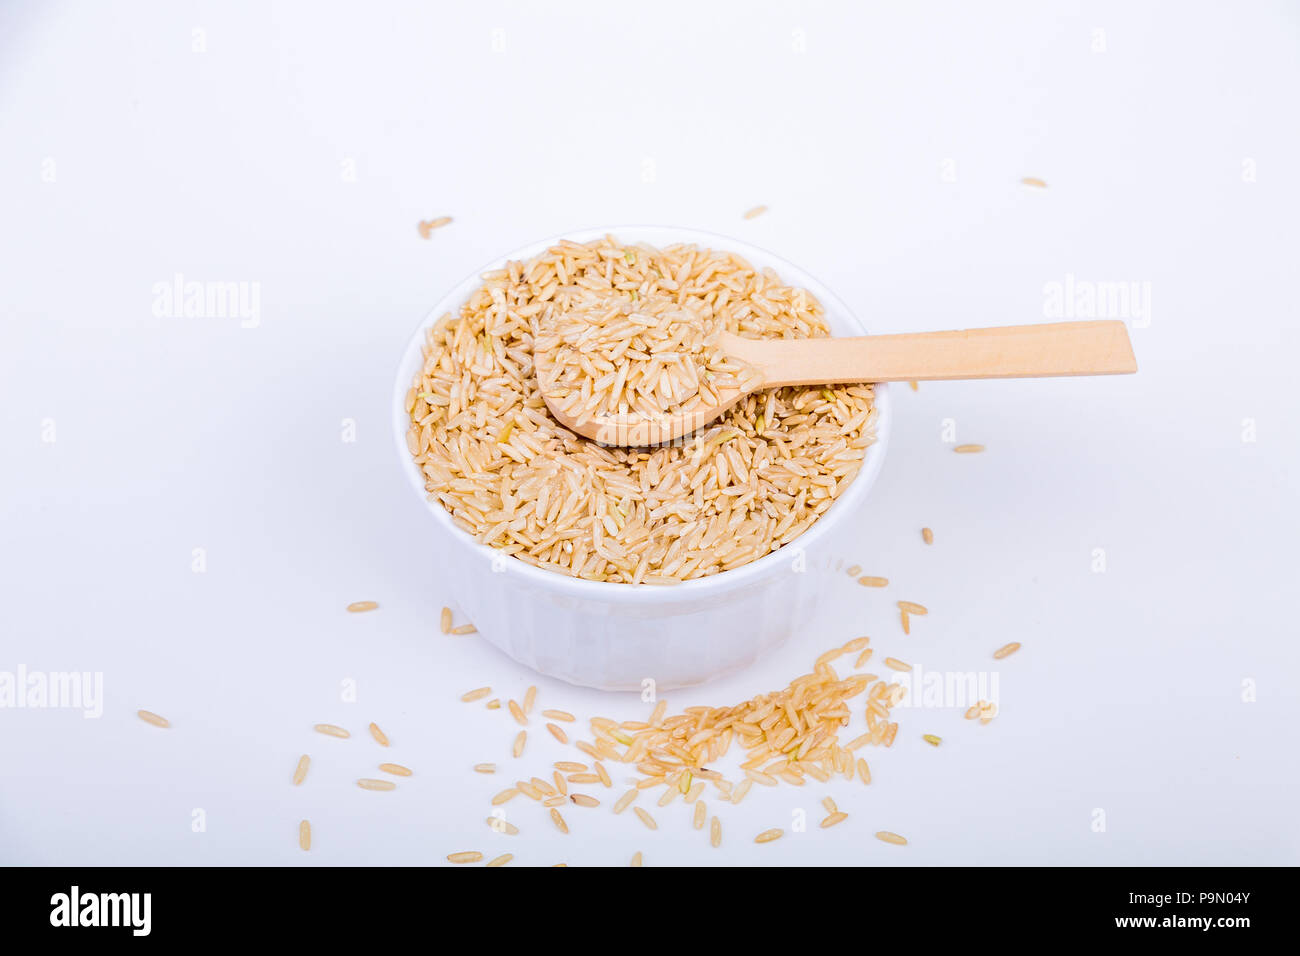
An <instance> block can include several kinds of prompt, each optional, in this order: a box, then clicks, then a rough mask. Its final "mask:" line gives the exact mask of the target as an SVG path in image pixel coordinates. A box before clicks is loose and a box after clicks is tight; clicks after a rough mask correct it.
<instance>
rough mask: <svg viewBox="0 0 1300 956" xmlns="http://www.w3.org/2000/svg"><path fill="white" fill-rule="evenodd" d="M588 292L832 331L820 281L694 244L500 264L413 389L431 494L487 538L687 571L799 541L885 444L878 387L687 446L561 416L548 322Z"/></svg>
mask: <svg viewBox="0 0 1300 956" xmlns="http://www.w3.org/2000/svg"><path fill="white" fill-rule="evenodd" d="M588 293H591V294H594V295H600V296H606V297H609V298H611V300H612V299H613V298H619V297H624V298H626V299H627V300H628V301H631V302H634V303H636V308H637V309H645V308H647V303H649V302H651V300H653V301H654V302H659V301H668V300H671V301H672V302H673V303H674V304H675V305H676V306H678V307H681V308H683V309H690V310H694V311H695V312H696V313H698V314H700V315H702V316H704V317H706V318H709V319H711V320H712V321H713V322H715V323H716V324H717V325H718V327H720V328H723V329H725V330H727V331H729V332H733V333H737V334H740V335H745V336H750V337H785V338H807V337H812V336H823V335H825V334H826V333H827V328H826V324H825V321H824V318H823V314H822V309H821V306H820V304H819V303H818V302H817V301H816V300H815V299H814V298H813V297H812V296H811V295H809V294H808V293H807V292H806V291H804V290H802V289H796V288H791V287H789V286H786V285H783V284H782V283H781V281H780V280H779V278H778V277H777V276H776V275H775V274H774V273H772V272H771V271H770V270H761V271H760V270H756V269H754V268H753V267H752V266H750V265H749V264H748V263H746V262H745V261H744V260H743V259H741V258H740V257H739V256H737V255H735V254H732V253H726V252H713V251H709V250H701V249H698V248H696V247H693V246H685V245H682V246H673V247H670V248H668V249H664V250H658V249H652V248H650V247H648V246H631V247H625V246H622V245H620V244H619V243H617V242H616V241H615V240H614V239H613V238H609V237H607V238H605V239H602V240H599V241H596V242H591V243H587V244H585V245H580V244H577V243H573V242H561V243H559V244H558V245H556V246H554V247H552V248H551V249H549V250H547V251H546V252H545V253H543V254H542V255H540V256H538V257H537V258H535V259H533V260H532V261H530V262H528V263H519V262H510V263H507V264H506V266H505V267H503V268H501V269H498V270H496V271H494V272H491V273H488V274H486V275H485V276H484V284H483V286H482V287H480V288H479V289H478V290H477V291H476V292H474V293H473V294H472V295H471V296H470V298H469V301H467V302H466V303H465V304H464V305H463V306H462V307H461V308H460V310H459V312H458V313H457V314H455V315H447V316H444V317H443V318H441V319H440V320H439V321H438V322H437V323H436V324H435V325H434V326H433V327H432V328H431V329H430V330H429V331H428V334H427V340H426V345H425V353H424V355H425V361H424V366H423V369H422V370H421V371H420V372H419V373H418V374H417V375H416V376H415V380H414V381H413V382H412V387H411V389H410V390H409V391H408V393H407V396H406V410H407V412H408V413H409V416H410V422H411V427H410V430H409V431H408V433H407V444H408V446H409V448H410V451H411V454H412V455H413V456H414V457H415V461H416V464H417V465H418V466H419V467H420V469H421V471H422V472H423V474H424V478H425V486H426V489H427V490H428V491H429V493H430V498H431V499H433V500H436V501H438V502H439V503H440V504H441V505H442V506H443V507H445V508H446V509H447V511H448V512H450V513H451V515H452V519H453V521H454V522H455V523H456V525H457V526H459V527H460V528H461V529H462V530H463V531H465V532H466V533H468V534H470V535H471V536H473V537H474V539H475V540H477V541H479V542H480V543H483V544H488V545H491V546H493V547H495V548H498V549H500V550H502V551H503V552H504V553H506V554H508V555H512V556H514V557H516V558H518V559H519V560H521V561H525V562H527V563H529V564H532V565H534V566H536V567H540V568H543V569H546V570H550V571H556V572H559V573H562V574H568V575H571V576H574V577H579V578H583V579H585V580H590V581H612V582H645V583H652V584H666V583H672V582H674V581H679V580H688V579H692V578H699V577H705V576H708V575H712V574H716V573H718V572H720V571H724V570H728V569H730V568H735V567H739V566H741V565H744V564H748V563H749V562H751V561H755V560H757V559H758V558H761V557H763V556H764V555H766V554H769V553H771V552H772V551H774V550H776V549H778V548H780V547H782V546H783V545H786V544H788V543H790V542H791V541H793V540H794V539H795V538H797V537H798V536H799V535H800V534H802V533H803V532H804V531H805V530H807V529H808V528H809V527H810V526H811V525H812V524H813V523H814V522H815V521H816V520H817V519H818V518H819V517H820V516H821V515H822V514H824V513H825V511H826V510H827V509H828V508H829V507H830V506H831V504H832V503H833V502H834V500H835V499H836V498H837V497H838V496H839V495H840V494H841V493H842V492H843V490H844V489H845V488H846V487H847V486H848V484H849V483H850V482H851V481H852V480H853V478H854V476H856V474H857V473H858V470H859V468H860V467H861V465H862V459H863V454H864V452H865V451H866V448H867V446H868V445H870V444H871V443H872V441H873V440H874V426H875V415H876V412H875V407H874V404H873V398H874V394H873V391H872V388H871V386H869V385H847V386H835V387H833V388H783V389H777V390H770V391H767V392H763V393H760V394H754V395H750V396H748V397H746V398H745V399H744V400H743V401H741V402H740V403H739V404H737V405H736V406H735V407H734V408H732V409H731V410H730V411H729V412H727V414H726V415H724V416H723V417H722V419H720V420H719V421H718V422H716V423H714V424H713V425H711V426H709V427H707V428H705V429H702V430H701V431H700V432H698V433H696V435H695V436H693V437H692V438H690V439H688V440H687V441H685V442H683V443H677V444H674V445H671V446H660V447H655V448H649V449H628V448H617V447H601V446H600V445H598V444H597V443H595V442H592V441H588V440H586V439H583V438H579V437H578V436H576V435H574V434H572V433H571V432H569V431H567V430H566V429H564V428H562V427H560V426H559V425H557V424H556V423H555V421H554V420H552V419H551V417H550V416H549V414H548V413H547V411H546V409H545V407H544V405H543V402H542V395H541V392H540V386H539V385H538V383H537V381H536V378H535V377H534V373H533V351H532V350H533V342H534V332H533V327H532V323H533V320H534V319H536V318H538V316H539V315H540V314H541V313H542V312H544V311H545V310H546V309H547V308H553V307H554V306H553V305H552V303H562V302H563V301H564V300H565V298H566V297H568V296H578V295H586V294H588ZM674 394H675V392H674ZM828 396H829V397H828ZM507 428H509V429H510V431H509V432H508V433H506V431H505V430H506V429H507Z"/></svg>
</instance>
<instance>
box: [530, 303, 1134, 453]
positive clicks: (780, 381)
mask: <svg viewBox="0 0 1300 956" xmlns="http://www.w3.org/2000/svg"><path fill="white" fill-rule="evenodd" d="M719 344H720V346H721V348H722V351H723V352H724V353H725V354H726V355H727V356H728V357H729V358H732V359H735V360H737V361H739V362H742V363H744V364H746V365H748V366H750V368H751V369H752V370H753V371H754V373H755V374H753V375H749V376H747V381H748V382H750V383H752V384H751V387H749V388H746V389H733V390H731V391H728V392H726V393H724V394H723V395H721V396H720V401H719V403H718V404H716V405H710V406H708V407H703V408H695V409H692V410H691V411H689V412H685V413H678V414H667V415H664V416H663V417H662V418H660V419H654V420H646V419H642V418H629V417H627V416H617V415H608V414H599V413H591V414H581V415H569V414H566V413H565V412H564V411H562V410H561V409H560V408H558V407H557V405H558V402H552V400H551V399H550V398H549V397H548V398H547V399H546V403H547V405H548V407H549V408H550V410H551V414H552V415H553V416H554V417H555V419H556V421H558V422H559V423H560V424H561V425H563V426H564V427H565V428H568V429H570V430H571V431H574V432H577V433H578V434H579V435H583V436H585V437H587V438H591V439H593V440H595V441H599V442H601V443H602V444H606V445H633V446H637V445H657V444H660V443H662V442H667V441H672V440H673V439H676V438H680V437H682V436H683V435H688V434H690V433H691V432H693V431H695V430H697V429H699V428H701V427H703V426H705V425H707V424H708V423H709V422H711V421H713V420H714V419H716V418H718V417H719V416H720V415H722V414H723V413H724V412H726V411H727V409H729V408H731V407H732V406H733V405H735V404H736V403H737V402H739V401H740V400H741V399H742V398H744V397H745V396H746V395H747V394H749V393H750V392H753V391H758V390H760V389H768V388H780V387H781V386H783V385H845V384H854V383H865V382H907V381H913V382H925V381H942V380H946V379H977V378H1044V377H1049V376H1057V375H1121V374H1127V373H1131V372H1136V371H1137V360H1136V359H1135V358H1134V357H1133V347H1132V345H1131V344H1130V343H1129V338H1128V329H1127V328H1126V327H1125V325H1124V323H1123V322H1120V321H1099V322H1058V323H1053V324H1049V325H1012V326H1006V327H1004V328H995V329H963V330H961V331H954V332H919V333H907V334H903V335H863V336H856V337H853V338H820V339H747V338H742V337H741V336H739V335H733V334H731V333H729V332H727V333H723V334H722V335H721V336H720V337H719ZM534 361H535V362H536V365H537V371H538V374H539V376H546V375H547V374H548V368H549V365H548V362H547V359H546V356H544V355H538V356H535V358H534ZM545 391H546V390H545V389H543V393H545Z"/></svg>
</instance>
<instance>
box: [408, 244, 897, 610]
mask: <svg viewBox="0 0 1300 956" xmlns="http://www.w3.org/2000/svg"><path fill="white" fill-rule="evenodd" d="M606 235H613V236H616V237H617V238H618V239H619V240H620V241H624V242H646V243H649V244H651V245H656V246H660V247H661V248H662V247H663V246H666V245H672V244H674V243H693V244H696V245H701V246H703V247H704V248H715V249H721V250H724V251H729V252H736V253H739V254H740V255H742V256H744V257H745V258H746V259H749V260H751V261H753V262H755V264H756V265H758V266H759V268H762V267H764V266H767V267H770V268H773V269H775V270H776V272H777V273H779V274H780V276H781V278H782V280H783V281H785V282H787V283H789V284H790V285H796V286H802V287H803V288H806V289H807V290H808V291H810V292H812V293H813V295H815V296H816V297H817V299H818V301H819V302H821V304H822V307H823V309H825V311H826V314H827V318H828V320H829V321H831V322H832V330H834V320H839V321H841V322H842V323H843V324H847V325H849V326H851V327H852V328H853V330H854V333H853V334H858V335H865V334H867V333H866V327H865V326H864V325H863V324H862V321H861V320H860V319H859V318H858V317H857V315H855V314H854V312H853V310H852V309H850V308H849V306H848V304H847V303H845V302H844V300H843V299H841V298H840V297H839V296H838V295H836V294H835V293H834V292H833V291H832V290H831V289H830V288H829V287H828V286H826V285H825V284H824V283H822V282H821V281H820V280H818V279H817V278H816V277H814V276H813V275H811V274H810V273H808V272H807V270H805V269H802V268H800V267H799V266H796V265H795V264H794V263H792V262H790V261H789V260H787V259H785V258H783V257H781V256H779V255H776V254H775V253H772V252H769V251H768V250H766V249H763V248H761V247H759V246H756V245H754V244H752V243H750V242H746V241H745V240H743V239H737V238H735V237H734V236H728V235H724V234H722V233H715V232H708V231H705V230H702V229H692V228H688V227H684V226H662V225H619V226H603V227H594V228H587V229H569V230H565V231H564V232H562V233H560V234H558V235H555V236H550V237H548V238H546V239H540V240H537V241H534V242H530V243H528V244H527V245H525V246H522V247H520V248H518V249H515V250H513V251H511V252H507V253H505V254H503V255H499V256H496V257H494V258H493V259H492V260H491V261H489V262H488V263H487V264H486V265H484V266H483V267H482V268H480V269H478V270H476V271H475V272H474V273H472V274H471V275H469V276H467V277H466V278H465V279H463V280H462V281H461V282H459V283H457V284H456V285H455V286H454V287H453V288H452V289H450V290H449V291H448V292H447V293H446V294H445V295H444V296H443V297H442V298H441V299H439V300H438V302H437V303H436V304H435V305H434V306H433V308H431V309H429V310H428V312H426V313H425V314H424V316H423V317H422V318H421V319H420V322H419V324H417V325H416V327H415V331H414V332H413V333H412V334H411V337H410V339H409V340H408V341H407V344H406V348H405V349H404V350H403V352H402V357H401V360H400V361H399V362H398V365H397V372H396V377H395V379H394V385H393V396H392V405H391V408H392V410H393V437H394V440H395V442H396V446H397V452H398V456H399V458H400V459H401V460H402V470H403V471H404V472H405V474H406V477H407V480H408V481H409V482H410V484H411V487H412V489H413V490H414V491H415V493H416V494H417V496H418V497H419V499H420V501H421V502H422V503H423V504H424V506H425V510H426V511H427V512H429V513H430V514H432V515H433V517H434V519H435V520H436V521H438V522H439V523H440V524H441V525H442V527H443V528H444V529H446V530H447V531H448V532H449V533H450V534H451V536H452V538H453V539H455V540H456V541H458V542H460V544H461V545H463V546H465V547H466V548H467V549H468V554H470V555H472V556H474V557H475V558H478V559H480V560H484V561H487V562H489V564H491V566H492V567H493V569H494V571H495V570H498V569H499V570H500V571H501V572H502V573H505V574H508V575H514V576H516V577H517V578H518V579H519V581H520V583H528V584H533V585H537V586H539V587H542V588H544V589H546V590H549V591H553V592H558V593H562V594H565V595H568V596H570V597H573V598H577V599H582V600H586V601H592V600H597V601H600V600H603V601H615V602H618V603H628V602H631V603H646V604H652V603H657V602H660V601H665V600H668V599H671V598H679V599H685V598H699V597H704V596H708V595H713V594H720V593H723V592H726V591H730V590H733V589H735V588H740V587H744V586H745V585H747V584H750V583H753V582H754V581H757V580H759V579H761V578H765V577H768V576H770V575H771V574H773V573H775V572H776V571H777V570H778V569H779V568H780V567H781V566H782V565H783V564H784V563H785V562H787V561H789V560H790V559H791V556H792V555H793V554H795V553H799V552H807V551H808V550H809V548H811V547H812V546H814V545H816V544H817V542H818V541H819V540H820V539H821V538H823V537H825V536H826V534H828V533H829V532H830V531H831V530H832V529H833V528H834V527H835V526H836V524H837V523H838V522H839V521H840V520H841V519H843V518H845V517H847V516H848V515H849V514H850V513H852V512H854V511H856V510H857V507H858V506H860V505H861V504H862V503H863V502H864V501H865V499H866V497H867V495H868V493H869V492H870V490H871V486H872V485H873V484H875V481H876V478H877V476H878V475H879V474H880V470H881V467H882V465H883V463H884V457H885V450H886V448H887V446H888V444H889V433H890V424H891V418H892V416H891V408H890V397H889V389H888V387H887V386H886V385H885V384H884V383H880V384H877V385H876V386H875V388H876V396H875V405H876V440H875V441H874V442H873V443H872V444H871V445H869V446H868V447H867V450H866V453H865V455H864V457H863V462H862V467H861V468H860V469H859V470H858V473H857V475H856V476H855V477H854V479H853V481H852V482H851V483H850V485H849V487H848V489H847V490H846V491H845V492H844V493H843V494H842V495H840V497H839V498H837V499H836V500H835V501H834V502H832V504H831V506H830V508H828V509H827V510H826V513H825V514H823V515H822V516H821V517H820V518H818V519H817V520H816V521H815V522H813V524H812V526H811V527H810V528H808V530H807V531H805V532H804V533H803V534H801V535H799V537H797V538H795V539H794V540H793V541H791V542H790V543H789V544H787V545H784V546H783V547H781V548H778V549H777V550H776V551H773V552H771V553H769V554H766V555H764V556H763V557H761V558H759V559H758V560H756V561H751V562H749V563H748V564H744V565H741V566H740V567H738V568H732V569H731V570H730V571H719V572H718V573H717V574H711V575H709V576H708V577H703V578H693V579H691V580H689V581H681V582H679V583H677V584H671V585H657V584H630V583H627V582H623V581H585V580H583V579H581V578H574V577H570V576H568V575H565V574H560V573H558V572H556V571H548V570H545V569H543V568H538V567H534V566H533V565H531V564H528V563H527V562H525V561H520V560H517V559H515V560H500V559H501V558H502V555H501V552H500V551H499V550H498V549H496V548H493V547H492V546H491V545H487V544H480V543H479V542H477V541H475V540H474V539H473V538H472V537H470V536H469V534H467V533H466V532H465V531H463V530H462V529H461V528H459V527H458V526H457V525H456V524H455V522H453V521H452V517H451V513H450V512H449V511H447V509H446V508H444V507H443V506H442V504H441V503H440V502H438V501H431V500H430V499H429V493H428V492H427V491H426V490H425V487H424V474H423V472H421V471H420V469H419V468H418V467H417V466H416V464H415V459H414V458H413V457H412V456H411V452H410V449H408V448H407V447H406V432H407V429H408V425H409V422H410V418H409V416H408V413H407V411H406V393H407V390H408V389H410V387H411V381H412V379H413V377H414V375H415V373H416V372H417V371H418V370H419V368H420V367H421V365H422V364H423V358H424V356H423V346H424V341H425V333H426V332H427V330H428V329H429V328H430V326H431V325H432V324H433V323H434V322H436V321H437V320H438V319H439V318H441V317H442V316H443V315H444V314H447V313H449V312H454V311H455V310H457V309H459V308H460V306H461V305H462V304H463V303H464V302H465V301H466V300H467V299H468V298H469V296H470V294H471V293H472V292H473V291H474V289H476V288H477V287H478V286H479V285H480V284H481V283H482V281H483V274H484V273H486V272H490V271H492V270H494V269H499V268H501V267H502V266H503V265H504V264H505V263H506V262H507V261H510V260H527V259H531V258H532V257H534V256H536V255H539V254H541V253H542V252H544V251H545V250H546V249H548V248H550V247H551V246H553V245H555V244H556V243H558V242H560V241H561V240H564V239H567V240H569V241H571V242H590V241H592V240H594V239H599V238H601V237H602V236H606ZM832 317H834V318H833V319H832ZM498 561H499V563H496V562H498Z"/></svg>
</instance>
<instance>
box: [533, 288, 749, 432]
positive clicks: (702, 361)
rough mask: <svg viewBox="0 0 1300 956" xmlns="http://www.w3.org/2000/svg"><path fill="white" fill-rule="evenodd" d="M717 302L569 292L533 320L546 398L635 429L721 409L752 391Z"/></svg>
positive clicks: (570, 409)
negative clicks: (727, 341)
mask: <svg viewBox="0 0 1300 956" xmlns="http://www.w3.org/2000/svg"><path fill="white" fill-rule="evenodd" d="M720 330H721V326H720V325H719V323H718V321H717V320H716V319H715V318H714V317H713V310H712V307H711V306H710V305H709V303H707V302H704V301H701V300H687V301H686V302H684V303H681V304H678V302H677V301H676V299H675V298H674V297H669V296H666V295H655V296H651V297H649V298H647V299H644V300H643V299H641V298H640V296H639V295H638V297H637V298H636V299H633V298H631V297H630V296H628V295H627V294H625V293H623V292H621V291H618V290H608V291H605V292H601V293H598V292H594V291H592V290H590V289H583V288H580V287H576V288H573V287H571V288H569V289H565V290H561V292H560V293H559V294H558V295H557V296H556V297H555V299H554V300H553V301H551V302H548V303H547V304H546V308H545V309H543V310H542V313H541V315H540V317H539V318H538V319H537V320H536V321H535V322H534V323H533V333H534V334H533V351H534V354H535V355H537V356H538V364H537V373H538V379H539V381H540V383H541V387H542V393H543V394H544V395H545V396H546V397H547V398H548V399H550V400H551V406H552V407H553V408H554V407H557V406H558V407H559V408H560V410H561V412H563V413H564V414H568V415H571V416H575V417H578V416H584V417H585V416H588V415H592V416H595V417H596V418H597V420H608V421H610V422H620V423H623V424H626V425H635V424H637V423H639V422H643V421H654V422H663V421H664V420H665V419H667V418H668V417H669V416H671V415H675V414H678V413H683V412H689V411H691V410H693V409H695V408H698V407H716V406H719V405H721V404H722V403H723V402H724V400H726V398H728V397H730V396H734V395H735V393H736V392H737V391H739V390H741V389H742V388H746V387H747V386H748V384H749V383H748V382H747V381H746V374H745V373H746V372H747V371H748V370H746V369H745V368H744V367H743V366H742V365H740V364H739V363H734V362H729V361H728V360H727V357H726V356H725V355H723V354H722V352H721V350H720V349H719V348H718V346H717V339H718V332H719V331H720Z"/></svg>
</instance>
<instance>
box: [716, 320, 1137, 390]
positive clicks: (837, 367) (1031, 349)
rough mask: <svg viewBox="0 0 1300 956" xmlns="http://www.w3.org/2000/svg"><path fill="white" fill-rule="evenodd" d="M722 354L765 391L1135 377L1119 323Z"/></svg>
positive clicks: (736, 348)
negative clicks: (759, 379)
mask: <svg viewBox="0 0 1300 956" xmlns="http://www.w3.org/2000/svg"><path fill="white" fill-rule="evenodd" d="M724 348H725V350H726V352H727V354H729V355H733V356H735V357H736V358H738V359H741V360H743V361H746V362H748V363H749V364H751V365H754V366H756V367H757V368H758V370H759V371H760V373H761V374H762V376H763V387H764V388H773V387H776V386H779V385H836V384H848V383H851V382H905V381H918V382H919V381H940V380H944V379H976V378H1041V377H1047V376H1054V375H1119V374H1124V373H1127V372H1136V371H1137V360H1136V359H1135V358H1134V357H1133V347H1132V345H1131V344H1130V343H1129V338H1128V329H1127V328H1126V327H1125V325H1124V323H1123V322H1120V321H1116V320H1107V321H1098V322H1058V323H1051V324H1046V325H1012V326H1005V327H1001V328H994V329H963V330H960V331H954V332H919V333H907V334H903V335H865V336H857V337H853V338H822V339H742V338H740V337H739V336H734V335H733V336H727V341H726V343H725V345H724Z"/></svg>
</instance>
